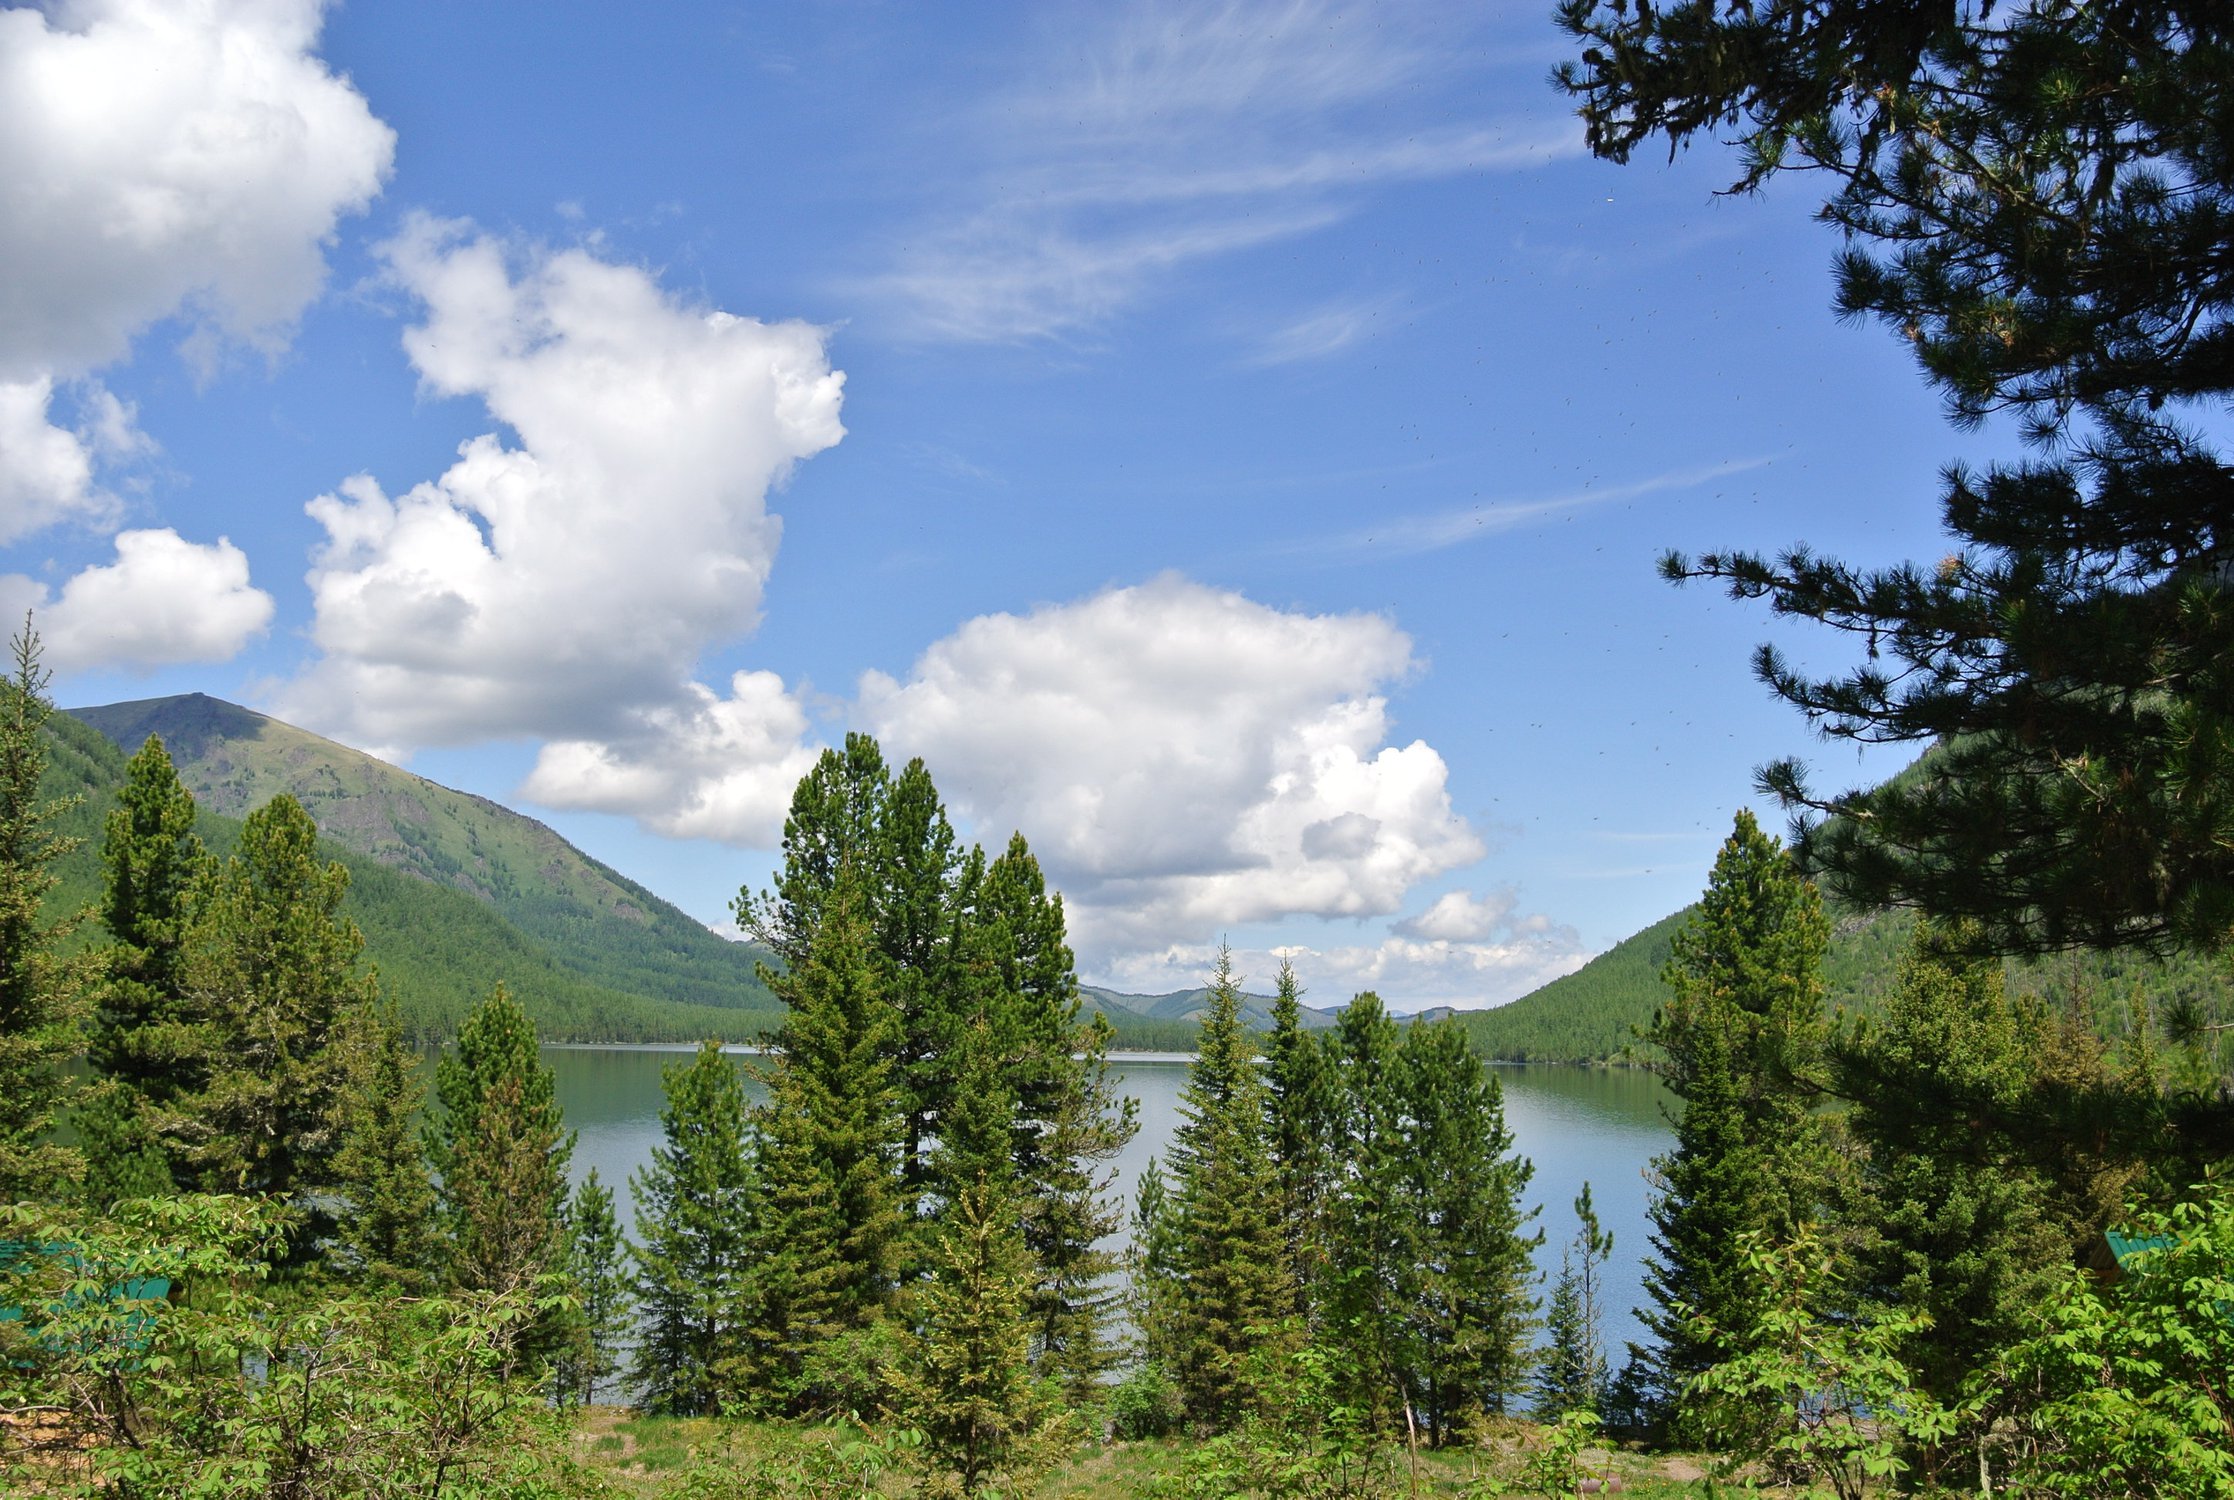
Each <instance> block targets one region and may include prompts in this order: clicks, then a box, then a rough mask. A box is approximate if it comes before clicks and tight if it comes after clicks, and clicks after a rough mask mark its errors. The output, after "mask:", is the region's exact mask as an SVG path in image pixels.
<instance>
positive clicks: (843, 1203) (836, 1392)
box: [747, 865, 908, 1411]
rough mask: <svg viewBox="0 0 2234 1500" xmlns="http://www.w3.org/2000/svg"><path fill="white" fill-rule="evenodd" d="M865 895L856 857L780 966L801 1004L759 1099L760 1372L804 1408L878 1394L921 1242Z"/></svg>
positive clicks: (756, 1379) (794, 1407)
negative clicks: (885, 1350) (867, 1361)
mask: <svg viewBox="0 0 2234 1500" xmlns="http://www.w3.org/2000/svg"><path fill="white" fill-rule="evenodd" d="M865 908H866V902H865V900H864V893H863V890H862V885H861V878H860V876H859V875H858V874H857V873H856V871H855V870H854V867H853V866H851V865H848V866H845V867H844V868H842V869H841V870H840V872H839V876H838V881H837V885H836V887H835V888H834V889H833V890H832V892H831V893H830V896H829V898H828V900H827V901H825V902H823V903H821V904H820V907H819V920H818V925H817V927H816V929H815V931H814V932H813V934H812V935H811V937H810V939H809V941H808V943H807V947H806V951H805V956H804V957H803V959H802V960H801V961H800V962H799V963H797V965H796V966H794V967H793V968H792V969H790V970H789V971H788V972H786V973H784V974H782V975H778V976H775V982H776V987H777V993H778V995H780V996H781V997H782V999H783V1001H784V1004H785V1005H786V1007H788V1009H789V1014H788V1015H787V1016H786V1018H785V1020H784V1024H783V1027H782V1029H781V1030H780V1031H779V1032H778V1033H777V1034H776V1037H775V1038H774V1042H773V1046H772V1047H771V1055H770V1059H769V1063H768V1066H767V1068H766V1071H765V1073H764V1075H763V1076H764V1079H765V1081H766V1083H767V1087H768V1097H767V1099H766V1100H765V1102H763V1103H762V1104H761V1105H760V1107H759V1108H758V1109H757V1110H756V1111H755V1112H754V1122H753V1123H754V1127H755V1132H756V1134H757V1137H758V1140H759V1171H760V1191H761V1205H760V1214H759V1222H758V1225H757V1234H758V1238H757V1249H758V1260H759V1262H760V1266H761V1269H762V1274H761V1276H760V1284H759V1287H758V1291H757V1303H756V1309H755V1318H754V1327H753V1330H752V1338H751V1347H750V1353H749V1355H748V1366H747V1368H748V1369H749V1371H750V1376H749V1381H748V1383H749V1384H750V1386H751V1387H752V1388H753V1389H755V1390H756V1391H758V1392H759V1393H761V1395H762V1396H763V1397H764V1398H765V1399H767V1400H768V1401H769V1402H771V1403H772V1404H774V1405H776V1406H778V1407H780V1408H783V1409H786V1410H791V1411H810V1410H823V1409H837V1410H846V1409H850V1408H851V1407H853V1406H855V1405H858V1404H860V1403H862V1402H863V1401H865V1400H866V1399H868V1398H869V1397H870V1396H872V1395H873V1392H865V1391H862V1390H859V1389H855V1388H853V1387H855V1386H857V1385H858V1383H859V1382H860V1380H861V1379H863V1378H865V1373H864V1371H863V1369H862V1363H863V1360H864V1358H865V1356H864V1349H865V1348H866V1347H867V1346H868V1345H871V1344H873V1342H874V1335H875V1332H876V1330H877V1328H878V1326H879V1325H880V1324H882V1322H883V1320H884V1318H885V1316H886V1314H887V1312H888V1311H889V1307H890V1303H891V1299H892V1295H893V1292H894V1290H895V1289H896V1287H897V1285H898V1282H899V1273H900V1267H901V1262H902V1257H903V1254H904V1252H905V1250H906V1248H907V1246H906V1237H907V1233H908V1215H907V1212H906V1208H905V1198H904V1190H903V1184H902V1182H901V1177H900V1158H901V1145H902V1131H903V1121H902V1118H901V1114H900V1108H899V1089H898V1087H897V1085H896V1082H895V1080H894V1077H893V1073H894V1064H893V1045H892V1042H893V1034H894V1032H895V1030H896V1028H897V1020H896V1017H895V1015H894V1013H893V1011H892V1009H891V1007H890V1006H889V1004H888V1003H887V1001H886V997H885V993H884V990H883V987H882V983H881V980H882V973H881V968H882V966H881V965H880V963H879V961H878V955H877V953H876V950H875V948H874V946H873V941H874V935H873V932H872V930H871V928H870V926H869V923H868V919H867V912H866V909H865Z"/></svg>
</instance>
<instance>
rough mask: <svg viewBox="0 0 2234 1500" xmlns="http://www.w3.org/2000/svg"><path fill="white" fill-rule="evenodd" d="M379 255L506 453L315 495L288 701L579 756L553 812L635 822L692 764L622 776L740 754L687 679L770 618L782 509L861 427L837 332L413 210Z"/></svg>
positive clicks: (417, 349)
mask: <svg viewBox="0 0 2234 1500" xmlns="http://www.w3.org/2000/svg"><path fill="white" fill-rule="evenodd" d="M384 254H385V256H386V259H387V263H388V266H389V268H390V270H391V272H392V274H393V277H394V279H395V281H396V282H397V284H398V285H399V286H401V287H402V288H403V289H405V290H406V291H407V292H409V293H410V294H411V295H412V296H414V297H415V298H417V299H418V300H419V302H420V303H421V304H423V307H424V316H423V317H422V318H421V320H420V321H419V322H418V323H416V324H415V325H414V326H413V327H411V328H410V329H409V330H408V331H407V332H406V333H405V335H404V344H405V347H406V349H407V351H408V352H409V354H410V356H411V360H412V362H413V364H414V365H415V366H416V368H417V369H418V371H419V374H420V376H421V378H422V380H423V381H424V382H425V384H426V386H427V388H428V389H429V390H431V391H434V392H436V393H438V394H442V395H448V396H472V397H476V398H478V399H479V400H480V401H481V402H482V403H483V404H484V405H485V406H486V407H487V409H488V412H489V414H490V416H491V417H492V418H493V419H494V420H495V421H497V422H499V423H501V424H503V425H504V426H505V427H506V428H509V429H510V433H511V436H512V439H513V440H512V441H507V440H506V439H505V437H503V436H501V435H499V434H496V433H490V434H485V435H483V436H481V437H477V438H474V439H473V440H471V441H470V442H467V443H466V444H464V445H463V446H462V447H461V448H460V449H459V456H458V461H457V462H456V463H455V464H453V465H452V466H451V467H450V468H449V469H448V470H446V471H445V472H444V473H442V474H441V475H440V476H438V477H436V478H434V479H431V480H427V481H425V482H423V483H420V484H417V485H415V486H413V487H412V488H411V489H409V490H407V491H405V492H404V493H402V494H400V495H390V494H388V493H387V492H386V491H384V490H383V489H382V488H381V486H380V485H379V484H377V483H376V482H375V481H374V480H373V479H371V478H370V477H368V476H363V475H360V476H357V477H355V478H353V479H350V480H348V481H347V482H345V483H343V484H342V485H341V486H340V487H339V489H338V490H337V491H336V492H335V493H333V494H328V495H322V496H320V497H318V498H317V499H315V500H313V501H311V502H310V504H309V506H308V509H309V512H310V514H311V515H312V516H313V517H314V518H316V519H317V521H318V522H319V523H320V525H322V526H323V527H324V528H325V531H326V540H325V543H324V545H323V546H321V547H320V548H319V549H318V551H317V552H316V554H315V555H314V557H313V566H312V568H311V572H310V575H309V581H310V586H311V592H312V597H313V604H314V608H315V612H316V613H315V618H314V622H313V626H312V635H313V638H314V639H315V640H316V642H317V644H318V646H319V647H320V649H321V651H322V652H323V655H322V657H321V658H320V659H319V660H318V661H316V662H315V663H314V664H313V665H312V666H311V667H310V668H309V669H308V671H307V672H306V673H305V674H304V675H303V676H302V677H300V678H298V679H297V680H296V681H294V682H293V683H291V684H289V685H288V686H287V688H286V689H285V690H284V691H283V693H282V694H281V707H282V709H283V711H285V712H287V713H289V714H291V715H294V716H297V717H298V718H299V719H300V720H302V721H304V722H308V723H311V724H314V725H316V726H318V727H319V728H321V729H323V730H325V731H326V732H329V733H334V734H338V735H340V736H342V737H343V738H347V739H351V740H353V741H355V742H356V743H360V744H369V745H375V746H379V747H382V748H385V749H389V750H391V751H399V752H408V751H409V750H410V749H411V748H414V747H417V746H423V745H429V744H461V743H468V742H472V741H477V740H484V739H490V738H497V737H503V736H507V735H523V736H532V737H536V738H543V739H551V740H556V741H560V742H562V743H561V744H560V745H557V746H554V747H553V750H552V752H551V754H550V755H549V756H547V757H546V759H545V761H544V763H543V764H542V765H540V766H539V767H538V768H537V771H536V781H535V785H536V792H537V795H538V797H539V798H540V799H541V800H544V801H547V802H549V803H551V804H553V805H558V806H569V807H607V808H611V809H612V810H616V811H631V812H640V811H642V810H643V809H644V808H645V807H647V806H649V805H650V804H649V803H647V802H646V801H645V797H646V795H647V793H646V792H645V791H644V788H645V787H646V786H647V785H649V782H647V781H646V780H645V778H646V777H648V776H655V775H665V776H670V777H672V776H675V775H679V774H680V768H679V763H677V762H676V761H675V759H674V756H675V755H682V754H684V753H685V752H684V751H682V750H676V751H674V752H672V753H671V754H670V753H668V752H664V751H663V752H662V754H663V755H666V757H667V758H666V763H665V769H664V770H660V771H654V770H652V769H651V768H648V767H647V768H639V769H636V770H627V771H624V769H623V768H624V767H625V766H628V765H630V764H632V763H633V762H634V760H635V759H636V755H637V753H638V752H639V751H640V750H641V749H642V748H643V747H644V746H646V745H650V744H653V743H654V742H655V741H657V740H659V739H661V738H662V737H664V736H665V735H666V734H668V733H669V732H670V731H672V730H674V729H675V728H676V727H677V726H683V727H685V728H689V729H692V730H693V731H694V732H695V731H698V730H703V731H704V732H705V733H706V734H707V735H710V736H712V737H713V738H712V740H711V741H710V742H709V743H718V742H720V741H721V737H722V736H724V735H730V736H732V738H733V737H734V729H733V726H731V725H729V724H728V722H727V720H726V719H725V717H724V714H723V713H722V712H721V711H720V710H721V702H720V700H718V699H715V698H714V696H713V695H712V694H711V693H710V692H709V690H707V689H705V688H703V687H702V686H698V685H696V684H694V683H693V682H692V680H691V672H692V669H693V666H694V664H695V662H696V661H697V659H698V658H699V656H700V655H701V654H702V653H703V652H705V651H706V650H707V649H708V648H709V647H711V646H714V645H717V644H724V643H727V642H729V641H732V640H734V639H736V638H737V637H739V636H741V635H742V634H744V633H746V632H748V631H750V630H751V629H752V628H753V627H754V626H755V625H756V624H757V623H758V620H759V614H760V601H761V589H762V585H763V584H764V583H765V581H766V579H767V576H768V571H769V568H770V567H771V565H772V564H773V562H774V558H775V553H776V545H777V541H778V538H779V535H780V531H781V524H780V522H779V521H778V519H777V518H776V517H775V516H774V515H772V514H770V513H769V510H768V508H767V496H768V492H769V490H770V489H771V488H772V487H773V486H775V485H777V484H780V483H781V482H782V481H783V480H784V479H785V478H786V477H787V476H788V474H789V473H790V471H791V468H792V466H793V465H794V464H795V463H797V462H798V461H799V460H800V459H803V458H807V457H809V456H811V455H813V454H815V453H819V452H821V451H822V450H823V449H825V448H828V447H829V446H831V445H832V444H833V443H836V442H837V441H838V440H839V438H840V437H842V436H843V435H844V428H843V427H842V426H841V425H840V423H839V420H838V410H839V404H840V397H841V393H842V388H843V385H844V380H845V377H844V376H843V375H842V374H840V373H838V372H836V371H834V370H832V369H831V368H830V365H829V360H828V356H827V352H826V350H825V347H824V336H823V332H822V330H820V329H818V328H814V327H811V326H809V325H807V324H804V323H796V322H792V323H762V322H759V321H756V320H754V319H751V318H746V317H739V316H736V315H734V314H731V313H727V312H722V311H718V310H714V309H709V308H703V307H698V306H693V305H690V304H688V303H686V302H684V301H682V300H680V299H678V298H676V297H674V296H671V295H669V294H668V293H666V292H665V291H663V290H662V289H661V288H660V286H659V285H658V283H657V282H656V281H655V280H654V278H653V277H652V276H651V275H650V274H649V273H647V272H646V271H644V270H642V269H640V268H637V267H634V266H627V265H616V264H612V263H610V262H607V261H604V260H600V259H598V258H597V257H596V256H595V255H594V254H592V253H590V252H588V251H584V250H565V251H559V252H555V253H551V252H540V251H537V252H513V251H510V250H508V248H507V247H506V246H504V245H502V244H500V243H498V242H497V241H495V240H493V239H491V238H489V237H487V236H484V235H481V234H479V233H477V232H476V231H474V230H473V229H472V228H471V227H470V226H468V225H464V224H460V223H454V222H440V221H435V220H431V219H425V218H417V219H414V220H413V221H412V222H411V223H410V225H409V226H408V227H407V228H406V230H405V231H404V233H403V234H402V235H401V236H399V237H398V238H397V239H396V240H394V241H393V242H391V243H390V244H389V245H387V246H386V247H384ZM748 690H749V692H751V693H753V694H759V692H760V688H759V686H758V685H757V679H755V680H754V682H753V683H752V684H748ZM752 701H753V702H754V703H758V702H759V701H760V699H759V698H758V697H755V698H753V700H752ZM730 717H731V718H733V717H734V714H732V715H730ZM789 754H790V751H789V750H784V751H780V752H775V753H774V755H773V763H774V764H777V765H788V764H790V763H791V761H790V760H787V759H786V756H788V755H789ZM709 816H711V814H709Z"/></svg>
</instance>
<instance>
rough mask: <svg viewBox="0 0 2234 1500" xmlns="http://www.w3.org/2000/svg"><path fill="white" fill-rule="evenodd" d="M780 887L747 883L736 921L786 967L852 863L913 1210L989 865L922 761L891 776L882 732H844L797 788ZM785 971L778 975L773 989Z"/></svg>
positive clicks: (925, 1170) (925, 1174)
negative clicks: (963, 834)
mask: <svg viewBox="0 0 2234 1500" xmlns="http://www.w3.org/2000/svg"><path fill="white" fill-rule="evenodd" d="M783 856H784V858H783V867H782V869H781V870H780V871H779V872H778V873H777V877H776V882H775V886H774V889H772V890H766V891H762V892H761V893H759V894H758V895H757V896H756V895H754V894H753V893H752V892H751V891H740V892H739V893H738V896H737V899H736V901H735V902H734V903H733V906H734V910H735V911H736V914H737V920H738V924H739V925H740V926H742V927H743V928H744V929H745V930H746V931H747V932H749V933H751V934H752V935H753V936H754V937H755V938H756V939H757V940H759V941H760V942H762V943H765V944H766V945H767V946H768V947H769V948H770V949H771V950H773V951H774V952H775V954H776V955H777V956H778V957H779V958H780V959H781V960H782V961H783V963H784V965H785V967H786V968H789V969H796V968H798V967H799V966H800V965H801V964H802V963H803V962H804V961H805V960H806V957H807V954H808V952H809V950H810V948H811V947H812V945H813V941H814V935H815V933H816V932H817V931H818V930H819V929H820V926H821V923H822V920H823V915H824V910H825V908H826V907H827V905H828V904H829V902H830V901H831V899H832V897H833V894H834V893H835V891H836V889H837V884H838V880H839V877H840V874H841V872H843V871H845V870H848V869H850V870H851V871H852V872H853V873H852V880H853V884H854V886H855V898H854V899H855V901H856V903H857V904H858V906H859V908H860V910H859V917H860V920H861V921H862V922H863V923H864V924H865V925H866V927H867V929H868V932H869V936H870V945H871V948H872V950H873V951H874V953H875V954H876V958H877V965H878V969H879V972H880V974H881V975H882V983H883V986H884V989H885V992H886V1004H887V1005H888V1006H889V1007H890V1008H891V1010H892V1012H893V1018H894V1025H893V1027H892V1030H891V1035H890V1037H889V1038H888V1041H887V1044H886V1050H887V1053H888V1060H889V1062H890V1063H891V1065H892V1070H893V1086H894V1088H895V1090H896V1098H897V1101H898V1107H899V1110H900V1114H901V1118H902V1122H903V1126H902V1142H901V1176H902V1179H903V1181H904V1183H905V1186H906V1190H907V1196H908V1199H909V1203H910V1207H911V1209H912V1206H913V1200H914V1198H915V1197H916V1196H917V1195H918V1194H920V1193H921V1192H923V1191H924V1190H925V1189H926V1187H927V1186H928V1185H929V1156H928V1151H929V1147H930V1142H931V1140H932V1138H933V1137H934V1136H935V1135H936V1134H937V1128H936V1127H937V1118H938V1113H939V1110H940V1108H941V1106H942V1104H943V1101H944V1097H945V1090H946V1089H947V1088H948V1087H949V1080H948V1069H949V1059H948V1058H947V1057H946V1055H945V1054H946V1052H947V1051H948V1050H949V1048H950V1047H951V1044H952V1040H953V1037H954V1035H955V1028H956V1027H957V1026H959V1025H960V1024H962V1020H963V1017H964V1015H965V1013H966V1012H967V1010H968V1008H969V1007H968V1006H967V1005H966V1004H965V1003H964V1002H962V1001H961V1000H960V999H959V998H958V996H957V994H956V993H955V986H956V985H958V984H960V983H962V982H963V980H962V977H961V973H960V969H959V967H958V960H959V954H958V949H959V947H960V945H961V943H962V941H963V936H964V933H965V930H966V929H967V927H968V926H969V925H970V924H971V922H972V921H973V919H974V909H975V903H976V898H977V891H978V887H979V886H980V885H981V884H982V880H983V876H984V872H985V862H984V859H983V856H982V854H981V853H980V852H979V851H976V850H972V851H970V853H969V855H968V856H966V857H965V856H963V855H962V854H961V853H960V851H959V848H958V845H957V841H956V839H955V835H954V829H953V826H952V825H951V823H950V822H949V821H948V819H947V815H946V809H945V806H944V805H943V804H942V803H941V801H940V800H939V794H938V789H937V787H936V786H935V785H934V784H933V783H932V780H931V775H930V772H929V771H928V770H927V769H925V767H924V765H923V762H922V761H921V760H912V761H910V762H909V763H908V764H907V765H906V766H905V767H903V768H902V769H901V771H900V773H899V775H898V776H896V777H895V776H894V775H893V774H892V773H891V771H890V769H889V768H888V767H887V765H886V764H885V760H884V754H883V751H882V750H880V749H879V748H878V746H877V742H876V741H875V739H873V738H871V737H870V736H868V735H865V734H860V733H850V734H848V735H847V736H846V742H845V748H844V749H843V750H842V751H841V750H826V751H824V752H823V754H822V756H821V758H820V759H819V760H818V761H817V762H816V763H815V765H814V767H813V769H812V770H810V771H809V772H808V773H807V775H806V776H805V777H803V778H801V780H800V782H799V785H798V786H797V787H796V788H795V789H794V790H793V792H792V799H791V811H790V814H789V816H788V817H787V818H786V819H785V820H784V833H783ZM776 982H777V981H776V979H775V978H774V977H773V976H770V984H771V987H774V985H775V983H776Z"/></svg>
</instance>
